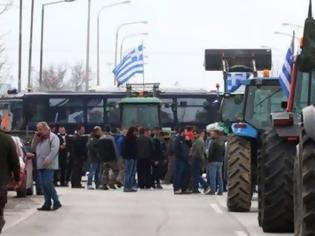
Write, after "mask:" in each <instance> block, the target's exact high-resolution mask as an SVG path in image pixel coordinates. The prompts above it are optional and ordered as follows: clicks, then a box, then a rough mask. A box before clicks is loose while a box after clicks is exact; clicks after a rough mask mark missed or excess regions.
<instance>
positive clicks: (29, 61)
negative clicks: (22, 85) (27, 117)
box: [27, 0, 34, 90]
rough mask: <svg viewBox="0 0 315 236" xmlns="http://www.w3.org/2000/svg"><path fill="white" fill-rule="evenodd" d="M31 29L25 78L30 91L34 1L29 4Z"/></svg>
mask: <svg viewBox="0 0 315 236" xmlns="http://www.w3.org/2000/svg"><path fill="white" fill-rule="evenodd" d="M31 4H32V5H31V26H30V27H31V28H30V46H29V54H28V77H27V89H28V90H31V89H32V83H31V76H32V53H33V24H34V0H32V3H31Z"/></svg>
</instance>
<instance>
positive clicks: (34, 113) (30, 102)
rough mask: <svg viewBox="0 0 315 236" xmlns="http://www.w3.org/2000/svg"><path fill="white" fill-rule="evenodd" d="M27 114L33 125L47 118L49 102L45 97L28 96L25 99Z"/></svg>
mask: <svg viewBox="0 0 315 236" xmlns="http://www.w3.org/2000/svg"><path fill="white" fill-rule="evenodd" d="M24 112H25V116H26V118H27V120H28V123H30V124H31V125H34V124H36V123H37V122H40V121H43V120H46V119H47V117H46V114H47V103H46V100H45V99H38V98H35V97H34V98H26V99H25V108H24Z"/></svg>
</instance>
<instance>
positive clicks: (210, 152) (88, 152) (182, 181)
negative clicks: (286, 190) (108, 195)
mask: <svg viewBox="0 0 315 236" xmlns="http://www.w3.org/2000/svg"><path fill="white" fill-rule="evenodd" d="M56 128H57V127H56V125H53V124H50V125H48V124H47V123H46V122H39V123H38V124H37V132H36V134H35V136H34V138H33V140H32V145H31V146H32V150H33V152H34V154H35V157H36V158H35V166H36V168H35V169H36V171H35V172H34V173H35V181H36V191H37V194H38V195H44V204H43V206H42V207H40V208H38V210H41V211H50V210H58V209H59V208H61V207H62V205H61V203H60V201H59V198H58V194H57V192H56V189H55V187H56V186H63V187H69V186H71V188H85V187H86V188H87V189H88V190H95V189H100V190H109V189H117V188H123V191H124V192H137V190H138V189H151V188H153V189H162V181H163V183H164V184H173V190H174V194H190V193H201V192H200V190H201V189H203V192H204V193H205V194H209V195H214V194H216V193H217V194H218V195H222V194H223V190H224V183H223V175H222V172H223V162H224V152H225V136H224V133H223V132H222V131H221V130H216V129H211V130H208V132H206V131H203V130H199V129H194V128H193V127H188V128H179V129H176V130H175V131H174V132H171V131H170V130H167V131H165V130H164V131H163V130H161V129H159V128H154V129H152V130H150V129H146V128H142V127H130V128H129V129H122V130H121V132H118V130H116V129H111V128H110V127H109V126H105V127H100V126H96V127H94V128H93V130H92V132H91V134H89V135H86V134H85V127H84V126H83V125H78V126H77V128H76V131H75V133H74V134H73V135H71V136H70V135H68V134H67V132H66V129H65V127H64V126H59V127H58V129H56ZM0 140H1V143H2V145H0V151H1V153H2V156H3V158H0V164H1V167H2V170H4V171H1V172H0V231H1V229H2V227H3V225H4V219H3V209H4V206H5V203H6V196H7V193H6V185H7V182H8V180H9V178H10V177H11V176H12V175H11V174H12V173H14V175H13V176H14V178H15V180H16V181H19V177H20V176H19V171H20V169H19V168H20V167H19V159H18V156H17V153H16V149H15V145H14V142H13V140H12V138H11V137H10V136H9V135H7V134H5V133H4V132H0ZM86 174H88V178H87V185H86V186H83V185H82V176H85V175H86Z"/></svg>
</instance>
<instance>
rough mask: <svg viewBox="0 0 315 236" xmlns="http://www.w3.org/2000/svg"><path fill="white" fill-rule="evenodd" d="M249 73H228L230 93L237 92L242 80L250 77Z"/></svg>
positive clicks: (228, 89)
mask: <svg viewBox="0 0 315 236" xmlns="http://www.w3.org/2000/svg"><path fill="white" fill-rule="evenodd" d="M249 76H250V74H249V73H228V74H227V81H226V83H227V91H228V92H229V93H233V92H235V91H236V90H237V89H238V88H239V87H241V85H242V82H243V81H244V80H247V79H248V78H249Z"/></svg>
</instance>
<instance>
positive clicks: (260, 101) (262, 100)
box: [256, 88, 281, 107]
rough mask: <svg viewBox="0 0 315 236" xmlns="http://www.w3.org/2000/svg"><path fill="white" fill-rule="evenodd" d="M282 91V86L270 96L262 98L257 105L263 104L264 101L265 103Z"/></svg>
mask: <svg viewBox="0 0 315 236" xmlns="http://www.w3.org/2000/svg"><path fill="white" fill-rule="evenodd" d="M280 91H281V88H279V89H278V90H276V91H275V92H273V93H272V94H270V95H269V96H267V97H265V98H264V99H263V100H261V101H260V102H259V103H258V104H257V105H256V107H258V106H259V105H261V104H262V103H264V102H265V101H266V100H267V99H269V98H271V97H272V96H274V95H275V94H277V93H279V92H280Z"/></svg>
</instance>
